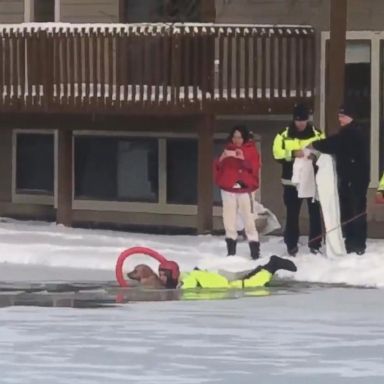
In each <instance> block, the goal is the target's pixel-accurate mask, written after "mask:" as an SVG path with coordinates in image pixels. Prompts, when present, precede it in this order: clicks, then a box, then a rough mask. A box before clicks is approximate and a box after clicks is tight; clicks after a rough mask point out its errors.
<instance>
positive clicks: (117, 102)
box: [113, 29, 124, 108]
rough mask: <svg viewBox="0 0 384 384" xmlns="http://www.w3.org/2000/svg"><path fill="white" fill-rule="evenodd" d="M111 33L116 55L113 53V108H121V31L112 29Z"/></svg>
mask: <svg viewBox="0 0 384 384" xmlns="http://www.w3.org/2000/svg"><path fill="white" fill-rule="evenodd" d="M113 33H114V35H115V44H116V53H115V60H116V67H115V70H116V100H115V107H116V108H120V107H121V92H120V88H121V77H122V76H121V75H122V73H121V72H122V68H123V65H124V63H123V59H124V58H123V44H122V42H123V30H122V29H120V30H118V29H114V30H113Z"/></svg>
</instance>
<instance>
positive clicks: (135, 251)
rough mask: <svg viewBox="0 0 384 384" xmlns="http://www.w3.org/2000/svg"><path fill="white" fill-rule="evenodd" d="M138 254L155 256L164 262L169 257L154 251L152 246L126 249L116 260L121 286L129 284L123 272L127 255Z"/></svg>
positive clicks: (116, 271) (118, 279)
mask: <svg viewBox="0 0 384 384" xmlns="http://www.w3.org/2000/svg"><path fill="white" fill-rule="evenodd" d="M137 254H144V255H147V256H150V257H153V258H154V259H155V260H157V261H158V262H159V263H163V262H166V261H167V259H166V258H165V257H164V256H162V255H160V253H158V252H156V251H154V250H153V249H151V248H146V247H133V248H128V249H126V250H125V251H123V252H122V253H121V254H120V256H119V257H118V259H117V262H116V267H115V274H116V280H117V282H118V283H119V285H120V287H128V286H129V285H128V283H127V280H125V277H124V273H123V265H124V261H125V260H126V258H127V257H129V256H132V255H137Z"/></svg>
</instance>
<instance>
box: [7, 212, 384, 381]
mask: <svg viewBox="0 0 384 384" xmlns="http://www.w3.org/2000/svg"><path fill="white" fill-rule="evenodd" d="M302 242H303V245H302V247H301V252H300V254H299V256H298V257H297V258H296V260H295V262H296V263H297V265H298V268H299V270H298V272H297V273H296V274H288V273H284V274H281V275H280V277H281V278H284V279H289V280H290V281H289V282H288V283H287V284H288V285H289V286H290V287H291V288H290V289H285V290H284V289H277V290H272V291H271V294H270V295H267V296H261V297H241V296H239V298H238V299H236V296H234V297H233V299H232V300H215V301H166V302H164V301H162V302H151V303H148V302H131V303H128V304H122V305H116V306H107V307H104V308H88V309H74V308H52V307H51V308H41V307H25V306H24V307H19V306H16V307H7V308H0V356H1V359H0V372H1V379H0V382H1V383H2V384H3V383H5V384H8V383H9V384H19V383H20V384H26V383H41V384H48V383H52V382H56V383H60V384H61V383H63V384H64V383H74V384H88V383H89V384H91V383H92V384H102V383H103V384H104V383H106V382H108V383H110V384H114V383H140V384H141V383H160V384H162V383H167V384H168V383H175V384H176V383H177V384H192V383H193V384H195V383H228V384H232V383H233V382H238V383H254V382H258V383H268V384H286V383H295V384H304V383H311V384H312V383H314V384H317V383H321V384H323V383H324V384H325V383H327V384H329V383H332V384H344V383H345V384H346V383H348V384H350V383H356V384H379V383H380V384H381V383H383V381H384V358H383V356H384V327H383V326H382V322H383V318H384V306H383V304H382V303H383V300H382V297H383V290H382V289H381V288H380V287H384V260H383V257H384V256H383V254H384V252H383V251H384V241H382V240H380V241H376V240H375V241H373V240H371V241H370V242H369V246H368V252H367V253H366V255H364V256H346V257H344V258H341V259H334V260H329V259H327V258H325V257H322V256H314V255H311V254H309V253H307V250H306V247H305V245H304V243H305V239H304V238H303V239H302ZM137 245H140V246H147V247H152V248H154V249H156V250H158V251H159V252H160V253H163V254H164V255H165V256H166V257H167V258H169V259H175V260H177V261H178V262H179V263H180V265H181V267H182V269H183V270H190V269H192V268H193V267H194V266H195V265H198V266H200V267H202V268H209V269H227V270H233V271H236V270H241V269H248V268H250V267H252V266H254V265H256V262H254V261H250V260H249V259H248V258H247V256H248V248H247V244H246V243H241V244H240V245H239V252H238V254H239V255H238V256H237V257H232V258H226V257H224V254H225V245H224V241H223V239H222V238H221V237H213V236H199V237H193V236H155V235H145V234H133V233H123V232H112V231H89V230H81V229H71V228H64V227H61V226H56V225H53V224H47V223H33V222H18V221H13V220H8V219H7V220H5V219H4V220H2V222H1V223H0V282H3V283H4V282H16V281H18V282H26V281H29V282H30V281H35V282H41V281H45V282H47V281H57V280H59V281H68V280H72V281H86V280H89V281H99V280H105V281H111V280H113V279H114V266H115V261H116V258H117V256H118V254H119V253H120V252H121V251H122V250H123V249H125V248H128V247H131V246H137ZM262 250H263V254H264V256H265V258H263V259H262V260H261V261H260V262H264V261H266V260H267V256H269V255H270V254H273V253H275V254H278V255H284V250H285V247H284V244H283V242H282V239H281V238H279V237H266V238H264V239H263V242H262ZM142 261H144V262H147V261H150V260H149V259H148V258H146V257H140V256H137V257H134V258H132V260H130V259H128V260H127V269H129V268H130V267H131V266H132V265H134V264H136V263H138V262H142ZM150 262H151V261H150ZM151 263H152V262H151ZM152 265H153V266H154V267H156V263H155V262H153V263H152ZM293 280H296V281H297V282H295V281H293ZM299 281H301V282H314V283H315V282H316V283H332V284H333V283H340V284H347V285H352V286H354V287H342V286H336V285H329V286H328V285H326V286H324V285H319V284H306V283H305V284H304V283H300V282H299ZM15 284H16V283H15ZM364 287H378V288H379V289H375V288H373V289H372V288H364Z"/></svg>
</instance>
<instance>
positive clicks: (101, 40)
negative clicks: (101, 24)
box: [97, 28, 106, 108]
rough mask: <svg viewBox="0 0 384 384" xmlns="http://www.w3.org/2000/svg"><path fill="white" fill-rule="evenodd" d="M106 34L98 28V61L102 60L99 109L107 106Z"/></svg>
mask: <svg viewBox="0 0 384 384" xmlns="http://www.w3.org/2000/svg"><path fill="white" fill-rule="evenodd" d="M105 40H106V37H105V33H104V32H102V31H101V28H97V43H98V55H97V59H98V60H100V79H99V83H100V97H98V105H99V108H100V106H102V108H104V105H105V84H106V83H105V82H106V76H105V75H106V71H105Z"/></svg>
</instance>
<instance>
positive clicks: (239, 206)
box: [221, 190, 259, 241]
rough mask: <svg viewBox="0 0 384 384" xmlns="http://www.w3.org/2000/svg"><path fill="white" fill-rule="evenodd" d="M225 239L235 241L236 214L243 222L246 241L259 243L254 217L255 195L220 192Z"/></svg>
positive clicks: (251, 193)
mask: <svg viewBox="0 0 384 384" xmlns="http://www.w3.org/2000/svg"><path fill="white" fill-rule="evenodd" d="M221 199H222V201H223V221H224V228H225V237H226V238H229V239H233V240H236V239H237V225H236V224H237V214H240V216H241V218H242V219H243V222H244V229H245V233H246V235H247V239H248V241H259V234H258V232H257V229H256V223H255V217H254V212H253V211H254V201H255V193H254V192H250V193H233V192H227V191H223V190H221Z"/></svg>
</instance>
